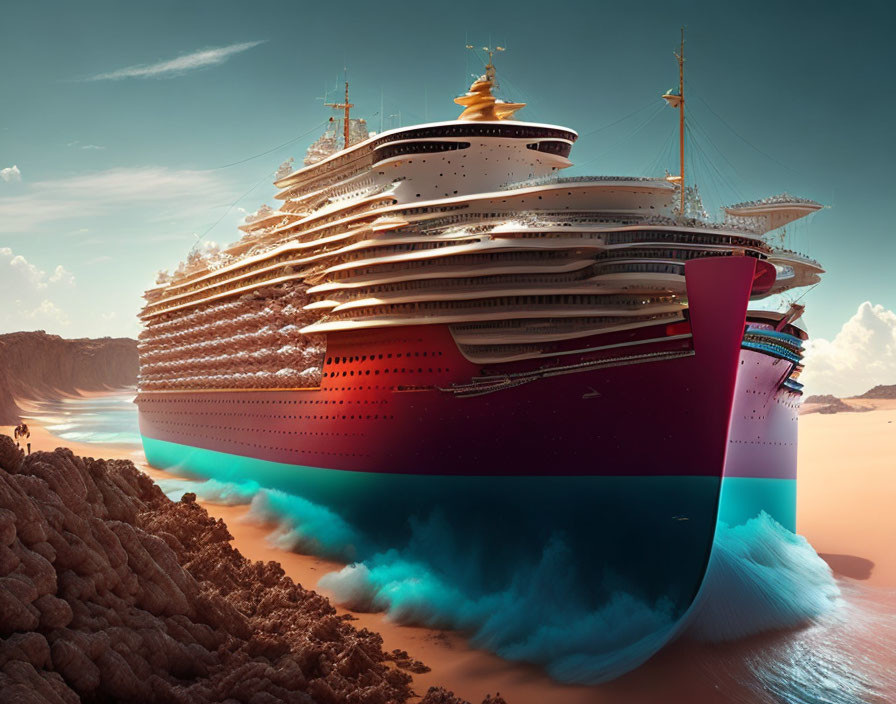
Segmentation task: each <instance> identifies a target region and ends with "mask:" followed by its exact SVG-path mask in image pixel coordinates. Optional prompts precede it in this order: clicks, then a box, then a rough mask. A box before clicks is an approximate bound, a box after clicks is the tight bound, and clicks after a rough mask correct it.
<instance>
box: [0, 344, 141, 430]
mask: <svg viewBox="0 0 896 704" xmlns="http://www.w3.org/2000/svg"><path fill="white" fill-rule="evenodd" d="M137 370H138V363H137V341H136V340H131V339H129V338H109V337H106V338H102V339H99V340H90V339H80V340H65V339H63V338H61V337H59V336H58V335H48V334H47V333H45V332H43V331H42V330H38V331H37V332H14V333H8V334H6V335H0V425H15V424H17V423H18V422H19V416H20V414H21V412H20V409H19V408H18V406H17V405H16V401H15V400H16V399H17V398H18V399H21V398H29V399H42V398H55V397H57V396H59V395H61V394H67V393H76V392H77V391H79V390H81V391H98V390H102V389H107V388H112V387H124V386H133V385H134V384H136V383H137Z"/></svg>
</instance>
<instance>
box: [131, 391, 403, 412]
mask: <svg viewBox="0 0 896 704" xmlns="http://www.w3.org/2000/svg"><path fill="white" fill-rule="evenodd" d="M345 388H346V390H348V389H349V388H355V387H345ZM357 388H363V387H357ZM367 388H368V389H374V388H375V389H379V388H380V387H379V386H376V387H371V386H368V387H367ZM382 389H383V390H394V389H395V387H394V386H383V387H382ZM333 390H334V389H330V391H333ZM335 390H338V389H335ZM387 401H388V399H380V400H374V401H371V400H369V399H366V400H355V401H349V403H357V404H359V405H360V404H361V403H365V404H367V403H373V404H378V403H387ZM141 403H165V404H168V403H201V404H208V403H224V404H228V405H229V404H243V403H267V404H271V405H273V404H280V405H283V404H288V405H293V406H295V405H296V404H301V405H304V404H306V403H307V404H309V405H310V404H315V405H316V404H319V403H322V404H324V405H328V404H330V403H332V404H333V405H336V404H337V403H338V404H340V405H341V404H343V403H345V399H341V400H338V401H337V400H336V399H333V400H332V401H328V400H326V399H324V400H316V401H277V400H274V401H252V400H249V401H245V400H242V399H181V398H174V399H167V398H144V399H141ZM174 412H175V411H172V413H174Z"/></svg>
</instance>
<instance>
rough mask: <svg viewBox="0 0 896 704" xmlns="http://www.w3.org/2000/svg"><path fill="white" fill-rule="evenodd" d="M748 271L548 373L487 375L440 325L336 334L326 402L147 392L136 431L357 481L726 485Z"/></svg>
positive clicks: (526, 370)
mask: <svg viewBox="0 0 896 704" xmlns="http://www.w3.org/2000/svg"><path fill="white" fill-rule="evenodd" d="M700 265H705V266H700ZM753 267H754V263H753V260H750V259H746V258H732V259H729V260H720V261H712V262H709V261H707V262H702V261H698V262H692V263H689V264H688V289H689V300H690V307H689V320H688V322H687V323H684V324H681V323H679V324H674V325H671V326H667V325H659V326H654V327H649V328H641V329H639V330H637V331H635V332H632V331H629V332H628V333H625V334H624V335H619V334H615V335H614V334H608V335H596V336H593V337H591V338H585V339H579V340H576V341H575V346H574V347H575V348H577V349H580V350H591V351H588V352H578V353H576V352H573V353H571V354H565V355H563V356H562V358H563V361H562V362H556V363H555V364H553V365H551V366H545V365H544V362H538V364H537V366H536V364H533V363H532V362H531V361H524V362H516V363H511V364H505V365H502V368H501V369H500V370H489V369H483V368H482V367H481V366H480V365H475V364H473V363H471V362H470V361H468V360H467V359H466V358H465V357H463V355H462V354H461V353H460V351H459V350H458V348H457V345H456V344H455V343H454V340H453V339H452V337H451V333H450V331H449V329H448V327H447V326H444V325H430V326H416V327H409V328H401V329H397V330H395V329H378V330H369V331H361V332H356V333H343V334H338V335H331V336H330V338H329V340H328V352H327V364H326V366H325V367H324V378H323V382H322V384H321V387H320V388H319V389H299V390H264V391H190V392H153V393H141V394H140V395H139V396H138V398H137V404H138V406H139V410H140V428H141V433H142V434H143V435H144V437H147V438H152V439H156V440H162V441H166V442H171V443H177V444H183V445H189V446H194V447H200V448H204V449H208V450H213V451H217V452H223V453H227V454H234V455H247V456H252V457H257V458H259V459H264V460H269V461H273V462H278V463H285V464H294V465H300V466H311V467H322V468H328V469H337V470H351V471H360V472H389V473H398V474H438V475H442V474H445V475H453V474H469V475H476V476H484V475H485V476H487V475H513V476H546V475H562V476H576V475H578V476H595V475H597V476H638V475H649V476H656V475H681V474H686V475H691V476H716V477H718V476H720V475H721V473H722V468H723V465H724V459H725V452H726V448H727V445H728V442H727V439H728V422H729V418H730V415H731V406H732V400H733V398H734V389H735V383H736V380H737V374H738V369H739V365H738V361H739V355H740V342H741V339H742V336H743V329H744V319H745V311H746V303H747V297H748V295H749V291H750V281H751V278H752V276H753ZM722 291H725V293H724V294H721V295H720V292H722ZM688 333H689V334H688ZM595 348H598V349H596V350H595ZM600 348H604V349H600ZM477 377H478V378H479V379H480V383H479V385H478V386H477V387H476V388H474V389H473V390H472V391H470V387H469V385H470V383H471V379H474V378H477ZM496 378H497V379H498V382H497V385H498V386H499V387H500V388H497V389H495V390H491V389H492V388H493V387H494V385H495V384H496V382H495V381H494V380H495V379H496ZM505 378H506V379H508V380H509V381H508V382H507V383H505V385H504V386H503V387H501V386H500V384H501V381H500V380H502V379H505ZM452 385H468V386H467V387H465V389H464V390H461V391H458V390H457V389H455V391H452V390H451V388H452ZM478 389H482V391H479V390H478ZM472 394H475V395H472Z"/></svg>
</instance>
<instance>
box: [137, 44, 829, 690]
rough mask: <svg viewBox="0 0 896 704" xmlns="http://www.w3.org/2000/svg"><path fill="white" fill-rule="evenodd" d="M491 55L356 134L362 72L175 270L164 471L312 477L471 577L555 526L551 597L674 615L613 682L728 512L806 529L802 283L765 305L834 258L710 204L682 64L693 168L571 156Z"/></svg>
mask: <svg viewBox="0 0 896 704" xmlns="http://www.w3.org/2000/svg"><path fill="white" fill-rule="evenodd" d="M492 55H493V54H492V52H491V51H490V52H489V54H488V56H489V60H488V63H487V65H486V66H485V73H484V75H482V76H481V77H479V78H478V79H476V80H475V81H474V82H473V84H472V85H471V86H470V89H469V91H468V92H467V93H466V94H464V95H462V96H460V97H458V98H456V99H455V103H457V104H458V106H459V110H460V112H459V115H458V117H457V119H455V120H449V121H444V122H435V123H429V124H421V125H415V126H409V127H400V128H397V129H391V130H388V131H385V132H380V133H378V134H369V133H368V130H367V126H366V124H365V122H364V121H363V120H359V119H356V118H354V117H352V116H351V113H350V108H351V107H353V106H352V105H351V103H350V102H349V96H348V84H347V83H346V87H345V98H344V102H340V103H330V104H329V105H330V107H332V108H333V109H335V110H337V111H338V112H337V114H336V116H334V117H333V118H331V120H330V123H329V125H328V127H327V129H326V131H325V133H324V134H323V136H322V137H321V138H320V139H318V140H317V141H316V142H315V143H314V144H312V145H311V147H310V148H309V149H308V152H307V155H306V157H305V159H304V164H303V165H302V167H301V168H297V169H293V168H292V166H291V164H290V163H289V162H287V163H286V164H284V165H283V166H282V167H281V169H280V171H279V172H278V173H277V177H276V180H275V182H274V186H275V188H276V189H277V191H276V194H275V196H274V198H275V199H276V201H277V205H276V207H269V206H263V207H262V208H260V209H259V210H258V212H257V213H255V214H254V215H252V216H250V217H249V218H247V221H246V223H245V224H244V225H243V226H242V227H241V228H240V229H241V230H242V236H241V237H240V238H239V239H238V240H237V241H236V242H235V243H233V244H231V245H230V246H228V247H226V248H224V249H222V250H220V251H213V252H205V253H203V252H201V251H200V250H196V251H195V252H194V253H193V254H192V255H191V256H190V258H189V259H188V260H187V262H185V263H184V264H182V265H181V266H180V267H179V268H178V270H177V271H175V272H174V274H173V275H168V274H163V275H161V276H160V278H159V280H158V282H157V285H156V286H155V287H154V288H151V289H150V290H148V291H147V292H146V295H145V297H146V305H145V307H144V308H143V310H142V312H141V314H140V318H141V320H142V323H143V326H144V330H143V332H142V333H141V335H140V362H141V375H140V384H139V393H138V396H137V399H136V403H137V405H138V407H139V418H140V429H141V434H142V436H143V443H144V448H145V452H146V457H147V459H148V461H149V462H150V463H151V464H152V465H154V466H157V467H161V468H169V469H174V470H176V471H179V472H182V473H187V474H190V475H195V476H201V477H213V478H217V479H220V480H226V481H243V480H246V479H252V480H254V481H257V482H259V483H260V484H261V485H263V486H267V487H273V488H278V489H282V490H284V491H287V492H290V493H292V494H295V495H298V496H301V497H302V498H303V499H304V500H307V501H308V502H311V503H312V504H314V505H317V506H320V507H323V508H324V509H326V510H327V511H329V512H330V513H331V514H332V515H333V516H334V517H336V518H338V520H339V521H342V522H344V524H346V525H348V526H350V527H351V528H352V530H353V531H354V532H353V533H352V534H353V535H357V536H363V538H358V539H357V541H356V544H353V545H352V546H350V548H351V552H349V553H348V554H349V555H350V556H351V557H352V559H358V560H363V559H365V557H366V556H369V555H371V554H376V553H377V552H378V551H382V550H387V549H389V548H405V549H407V550H411V551H416V552H415V553H414V554H415V556H416V558H417V559H419V560H420V561H422V562H425V563H426V564H427V565H429V567H430V568H432V569H433V570H435V571H436V572H439V570H442V572H443V573H447V572H448V571H452V572H453V573H454V574H455V575H456V574H463V579H464V585H465V586H464V589H466V590H467V591H468V592H469V593H470V594H472V595H474V596H476V595H478V596H482V595H488V594H495V593H499V592H501V590H504V589H507V588H509V586H510V585H513V584H515V583H516V582H515V581H514V580H518V579H519V574H520V570H521V569H525V568H526V567H525V566H528V567H532V566H533V565H536V564H537V563H538V562H539V560H541V559H543V557H544V555H545V554H546V550H547V549H548V546H550V545H553V544H556V543H557V542H560V543H562V544H563V546H564V549H565V550H566V551H567V554H569V555H572V556H574V559H572V560H571V561H570V567H569V570H570V571H571V574H570V584H573V585H575V586H574V587H570V589H569V590H568V592H569V593H567V592H564V593H562V594H561V593H558V594H555V595H554V596H553V597H552V598H556V599H557V600H561V601H566V602H568V603H576V604H578V605H579V606H580V607H581V608H583V609H586V610H589V611H591V612H594V613H600V612H601V610H602V609H606V608H607V605H608V604H610V603H611V602H612V601H613V599H614V598H616V597H617V596H618V595H619V594H620V593H625V594H626V595H628V596H629V597H630V598H632V599H635V600H637V601H638V602H639V603H643V604H646V605H649V606H650V608H652V609H654V610H655V611H656V610H659V611H660V612H662V614H663V617H662V618H661V619H660V622H661V623H662V624H663V625H662V627H660V626H658V625H657V624H656V623H655V622H650V624H646V623H645V624H641V625H640V626H637V625H632V626H631V628H620V629H619V632H618V634H617V635H616V636H614V637H613V639H611V640H612V643H611V645H608V646H607V648H608V649H611V650H616V651H619V652H632V653H634V652H636V651H637V654H636V655H631V656H627V659H626V658H623V659H622V661H623V662H624V664H623V665H620V666H618V667H616V669H615V670H614V671H613V672H611V673H610V672H609V670H608V673H609V674H608V676H611V675H612V674H618V671H621V670H624V669H626V668H627V667H631V666H633V665H634V664H637V662H638V661H640V660H643V658H644V657H646V656H647V655H649V653H650V652H653V650H655V649H656V647H658V644H659V643H660V642H661V641H663V640H664V639H666V638H668V637H671V633H672V632H673V631H674V626H673V624H674V623H676V622H678V621H680V619H681V617H682V616H683V615H684V614H686V613H687V611H688V609H689V607H690V605H691V604H692V602H693V599H694V597H695V595H696V594H697V592H698V590H699V587H700V584H701V582H702V580H703V576H704V572H705V570H706V565H707V562H708V559H709V555H710V552H711V547H712V541H713V535H714V531H715V527H716V525H717V521H719V520H725V521H726V522H728V523H738V522H742V521H745V520H747V519H749V518H751V517H753V516H755V515H757V514H758V513H759V512H760V511H763V510H764V511H766V512H767V513H769V514H770V515H771V516H772V517H774V518H775V519H776V520H777V521H778V522H780V523H781V524H782V525H784V526H786V527H788V528H790V529H791V530H792V529H793V528H794V524H795V497H796V493H795V492H796V488H795V487H796V484H795V482H796V443H797V411H798V406H799V401H800V395H801V391H800V389H801V386H800V383H799V381H798V376H799V373H800V371H801V369H802V362H801V349H802V345H803V343H804V341H805V340H806V339H807V335H806V333H805V331H804V330H803V328H802V325H801V322H800V317H799V316H800V313H801V310H802V309H801V307H800V306H797V305H794V306H791V308H790V309H789V310H788V311H786V312H770V311H767V310H760V307H759V306H758V305H756V304H754V302H758V301H761V300H762V299H765V298H767V297H769V296H771V295H774V294H780V293H782V292H786V291H788V290H790V289H794V288H798V287H804V286H809V285H812V284H814V283H816V282H818V281H819V277H820V275H821V274H822V273H823V271H822V269H821V267H820V265H819V264H818V263H817V262H815V261H814V260H812V259H810V258H808V257H806V256H803V255H800V254H798V253H795V252H793V251H788V250H784V249H781V248H778V247H776V246H775V244H774V242H775V241H776V240H775V238H774V237H772V236H770V233H773V232H776V231H780V230H779V229H780V228H782V227H784V226H786V225H787V224H789V223H791V222H793V221H795V220H798V219H800V218H803V217H805V216H807V215H809V214H811V213H813V212H815V211H817V210H819V209H820V208H821V207H822V206H821V205H820V204H818V203H816V202H814V201H811V200H806V199H802V198H796V197H792V196H789V195H786V194H784V195H780V196H774V197H769V198H765V199H762V200H757V201H753V202H745V203H738V204H735V205H731V206H729V207H726V208H724V215H723V217H722V218H721V219H720V220H719V221H712V220H711V219H710V218H709V217H708V216H707V215H706V214H705V213H704V212H703V209H702V206H701V205H700V203H699V195H698V193H697V192H696V189H695V188H694V187H691V186H689V185H687V183H686V181H685V174H684V151H685V145H684V110H685V101H684V91H683V88H684V83H683V79H682V78H681V73H679V79H680V80H679V87H678V89H677V90H674V91H670V92H669V93H667V94H666V95H664V96H663V98H664V99H665V100H666V102H667V103H668V104H669V105H670V106H671V107H672V108H673V109H674V110H677V111H678V116H679V121H680V123H681V126H682V129H681V145H680V147H681V164H680V166H681V168H680V173H679V174H677V175H671V176H670V175H668V174H667V175H664V176H658V177H656V178H640V177H639V178H635V177H631V176H606V175H603V176H585V177H574V178H566V177H564V176H563V175H562V172H563V171H564V170H565V169H566V168H568V167H570V166H571V165H572V161H571V160H570V157H571V155H572V152H573V147H574V145H575V142H576V139H577V137H578V134H577V133H576V131H575V130H573V129H571V128H567V127H561V126H557V125H552V124H540V123H533V122H527V121H525V120H521V119H519V117H518V114H519V112H520V111H521V110H522V109H523V107H524V105H523V104H522V103H515V102H508V101H505V100H501V99H499V98H498V97H496V95H495V87H496V74H495V67H494V64H493V60H492ZM679 67H680V68H681V57H680V55H679ZM723 485H724V494H725V500H724V501H722V500H721V499H720V497H721V495H722V493H723V491H722V489H723ZM435 527H438V531H441V533H440V535H442V537H444V536H445V535H447V536H448V537H447V538H445V540H444V541H442V542H439V545H441V544H443V543H444V542H445V541H447V543H448V544H450V545H453V546H454V547H453V551H452V556H451V557H450V559H449V557H446V556H445V555H444V554H443V552H442V551H441V550H440V549H437V548H434V547H433V545H434V542H433V540H427V539H426V536H429V537H430V538H431V537H432V532H433V531H434V530H436V528H435ZM421 536H423V537H421ZM443 558H444V559H443ZM458 565H461V566H460V567H458ZM573 576H574V579H573V578H572V577H573ZM651 624H652V625H651ZM638 643H641V644H645V643H649V644H650V645H644V646H643V647H640V648H635V649H634V650H632V648H634V646H635V644H638ZM627 649H628V650H627Z"/></svg>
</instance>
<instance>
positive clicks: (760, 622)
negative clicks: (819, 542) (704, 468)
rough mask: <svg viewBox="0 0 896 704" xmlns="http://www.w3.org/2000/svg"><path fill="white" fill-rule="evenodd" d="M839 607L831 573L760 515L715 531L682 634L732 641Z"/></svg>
mask: <svg viewBox="0 0 896 704" xmlns="http://www.w3.org/2000/svg"><path fill="white" fill-rule="evenodd" d="M840 604H842V598H841V594H840V589H839V587H838V586H837V582H836V580H835V579H834V575H833V573H832V572H831V568H830V567H828V565H827V563H826V562H825V561H824V560H822V559H821V558H820V557H819V556H818V554H817V553H816V552H815V550H814V549H813V548H812V546H811V545H810V544H809V541H807V540H806V539H805V538H804V537H802V536H801V535H796V534H794V533H791V532H790V531H789V530H787V529H786V528H784V527H783V526H781V525H780V524H779V523H777V522H776V521H775V520H774V519H773V518H772V517H771V516H769V515H768V514H767V513H766V512H765V511H763V512H761V513H760V514H759V516H757V517H755V518H752V519H750V520H749V521H747V522H746V523H744V524H741V525H737V526H729V525H727V524H726V523H719V525H718V526H717V528H716V533H715V538H714V540H713V548H712V557H711V558H710V563H709V568H708V569H707V571H706V576H705V577H704V580H703V585H702V587H701V589H700V593H699V595H698V597H697V600H696V601H695V603H694V606H693V608H692V610H691V614H690V618H689V621H688V625H687V633H688V635H690V636H693V637H695V638H697V639H700V640H706V641H712V642H719V641H726V640H735V639H739V638H744V637H746V636H750V635H753V634H755V633H761V632H763V631H771V630H775V629H781V628H791V627H793V626H797V625H800V624H804V623H807V622H810V621H812V620H814V619H817V618H819V617H820V616H822V615H823V614H825V613H827V612H828V611H830V610H831V609H833V608H834V607H836V606H838V605H840Z"/></svg>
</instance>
